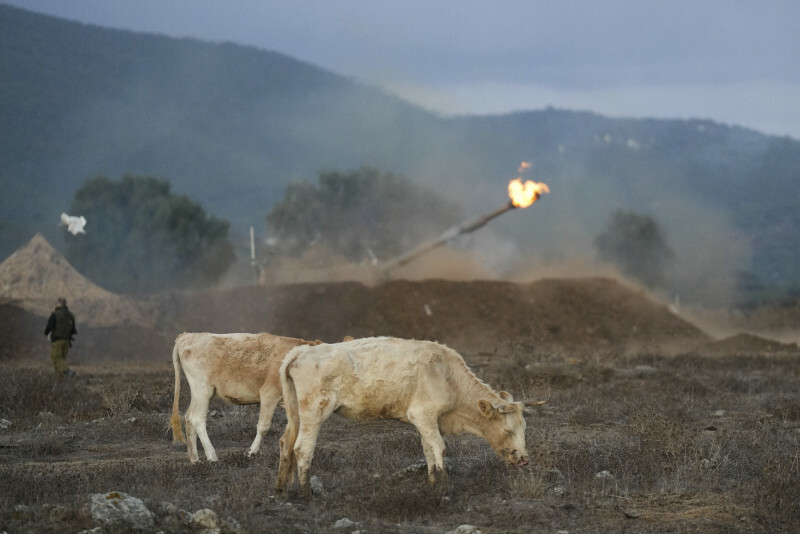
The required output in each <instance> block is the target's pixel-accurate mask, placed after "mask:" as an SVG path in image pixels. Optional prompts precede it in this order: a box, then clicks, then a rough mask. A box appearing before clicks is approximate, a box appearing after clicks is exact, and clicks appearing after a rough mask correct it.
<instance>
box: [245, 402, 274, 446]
mask: <svg viewBox="0 0 800 534" xmlns="http://www.w3.org/2000/svg"><path fill="white" fill-rule="evenodd" d="M280 400H281V393H280V391H277V392H275V391H270V392H268V393H266V394H262V395H261V408H259V412H258V425H257V426H256V438H255V439H254V440H253V444H252V445H250V449H248V451H247V456H253V455H255V454H257V453H258V450H259V449H260V448H261V440H263V439H264V434H266V433H267V432H269V427H270V425H271V424H272V416H273V415H274V414H275V408H277V407H278V402H279V401H280Z"/></svg>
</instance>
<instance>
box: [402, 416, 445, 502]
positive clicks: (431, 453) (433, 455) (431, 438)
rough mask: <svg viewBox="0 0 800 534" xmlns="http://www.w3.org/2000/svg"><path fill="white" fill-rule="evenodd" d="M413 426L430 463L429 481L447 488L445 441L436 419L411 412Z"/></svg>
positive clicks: (409, 418) (410, 420) (410, 418)
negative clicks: (417, 432)
mask: <svg viewBox="0 0 800 534" xmlns="http://www.w3.org/2000/svg"><path fill="white" fill-rule="evenodd" d="M407 416H408V420H409V422H410V423H411V424H413V425H414V426H415V427H417V431H419V435H420V439H421V440H422V450H423V452H424V453H425V460H426V461H427V463H428V480H429V481H430V482H431V483H432V484H434V483H435V484H437V485H442V486H447V483H448V481H447V471H445V469H444V449H445V447H444V439H442V434H441V433H440V432H439V423H438V422H437V420H436V418H431V417H426V416H425V414H417V413H414V412H411V411H409V413H408V414H407Z"/></svg>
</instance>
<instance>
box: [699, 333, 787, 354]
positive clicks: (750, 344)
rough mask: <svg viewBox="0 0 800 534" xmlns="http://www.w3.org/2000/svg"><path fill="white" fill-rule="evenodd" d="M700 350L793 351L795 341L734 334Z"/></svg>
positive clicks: (739, 352)
mask: <svg viewBox="0 0 800 534" xmlns="http://www.w3.org/2000/svg"><path fill="white" fill-rule="evenodd" d="M700 350H701V351H702V352H709V353H716V354H728V355H731V354H780V353H795V352H797V351H798V346H797V343H780V342H778V341H773V340H771V339H765V338H763V337H760V336H756V335H753V334H746V333H743V334H736V335H735V336H730V337H726V338H724V339H721V340H718V341H714V342H712V343H709V344H707V345H703V346H702V347H700Z"/></svg>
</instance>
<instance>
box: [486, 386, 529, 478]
mask: <svg viewBox="0 0 800 534" xmlns="http://www.w3.org/2000/svg"><path fill="white" fill-rule="evenodd" d="M498 395H499V396H500V398H501V399H502V402H498V403H495V404H493V403H491V402H489V401H487V400H483V399H481V400H479V401H478V409H479V410H480V412H481V414H482V415H483V417H484V418H485V420H484V437H485V438H486V441H488V442H489V445H491V446H492V448H493V449H494V450H495V452H496V453H497V454H499V455H500V457H501V458H503V459H504V460H506V461H507V462H508V463H510V464H513V465H516V466H519V467H522V466H523V465H526V464H527V463H528V450H527V449H526V448H525V419H524V418H523V417H522V410H523V406H522V404H521V403H519V402H514V399H513V398H512V397H511V394H510V393H508V392H507V391H501V392H500V393H499V394H498Z"/></svg>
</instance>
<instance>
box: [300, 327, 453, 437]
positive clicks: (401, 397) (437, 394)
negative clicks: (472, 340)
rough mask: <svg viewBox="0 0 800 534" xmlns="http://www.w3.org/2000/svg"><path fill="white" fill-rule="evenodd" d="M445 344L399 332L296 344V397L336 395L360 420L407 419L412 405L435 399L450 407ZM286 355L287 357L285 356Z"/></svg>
mask: <svg viewBox="0 0 800 534" xmlns="http://www.w3.org/2000/svg"><path fill="white" fill-rule="evenodd" d="M447 350H449V349H446V347H443V346H442V345H439V344H436V343H432V342H428V341H416V340H406V339H398V338H386V337H378V338H364V339H357V340H353V341H348V342H345V343H335V344H331V345H318V346H314V347H298V348H296V349H294V351H293V352H292V353H291V354H290V358H293V361H292V362H291V367H292V369H291V370H290V372H291V374H292V377H293V379H294V378H295V377H301V379H300V380H295V387H296V388H297V395H298V399H299V400H300V401H301V402H302V401H303V399H308V400H309V401H310V400H311V399H315V398H317V397H320V398H323V399H327V398H330V399H335V402H336V403H337V406H339V408H338V409H337V412H338V413H339V414H340V415H343V416H345V417H350V418H352V419H358V420H371V419H378V418H396V419H400V420H403V421H405V420H406V413H407V411H408V408H409V406H411V405H412V404H413V403H418V402H431V403H435V404H437V405H439V407H438V408H437V409H440V410H446V409H447V407H448V406H449V405H450V404H451V403H452V400H453V399H452V398H451V396H450V395H449V390H448V387H447V381H448V380H447V375H448V365H449V362H448V361H447V360H448V354H447ZM287 360H288V359H287Z"/></svg>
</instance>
